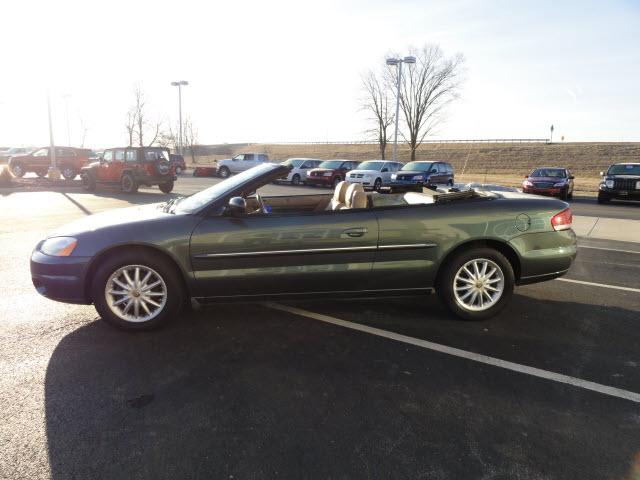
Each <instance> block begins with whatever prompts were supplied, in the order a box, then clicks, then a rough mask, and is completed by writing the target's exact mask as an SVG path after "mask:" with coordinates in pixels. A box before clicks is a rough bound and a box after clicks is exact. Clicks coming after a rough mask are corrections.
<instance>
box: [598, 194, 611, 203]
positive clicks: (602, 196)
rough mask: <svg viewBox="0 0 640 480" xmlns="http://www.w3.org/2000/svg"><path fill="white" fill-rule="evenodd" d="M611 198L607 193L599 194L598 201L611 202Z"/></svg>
mask: <svg viewBox="0 0 640 480" xmlns="http://www.w3.org/2000/svg"><path fill="white" fill-rule="evenodd" d="M609 200H610V198H609V197H607V196H605V195H600V194H598V203H600V204H602V203H609Z"/></svg>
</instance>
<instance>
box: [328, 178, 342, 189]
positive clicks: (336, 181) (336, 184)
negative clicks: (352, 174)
mask: <svg viewBox="0 0 640 480" xmlns="http://www.w3.org/2000/svg"><path fill="white" fill-rule="evenodd" d="M341 181H342V179H341V178H340V177H334V179H333V182H331V186H332V187H333V188H334V189H335V188H336V187H337V186H338V184H339V183H340V182H341Z"/></svg>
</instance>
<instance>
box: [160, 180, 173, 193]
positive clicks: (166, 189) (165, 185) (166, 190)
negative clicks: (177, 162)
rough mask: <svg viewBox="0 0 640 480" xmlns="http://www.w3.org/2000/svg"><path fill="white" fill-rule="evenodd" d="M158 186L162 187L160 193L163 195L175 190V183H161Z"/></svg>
mask: <svg viewBox="0 0 640 480" xmlns="http://www.w3.org/2000/svg"><path fill="white" fill-rule="evenodd" d="M158 186H159V187H160V191H161V192H162V193H171V190H173V182H166V183H161V184H160V185H158Z"/></svg>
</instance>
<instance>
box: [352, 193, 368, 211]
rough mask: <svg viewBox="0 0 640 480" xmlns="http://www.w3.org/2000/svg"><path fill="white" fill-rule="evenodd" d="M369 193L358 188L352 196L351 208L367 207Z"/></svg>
mask: <svg viewBox="0 0 640 480" xmlns="http://www.w3.org/2000/svg"><path fill="white" fill-rule="evenodd" d="M368 206H369V205H368V201H367V194H366V193H364V190H363V191H358V190H356V191H355V192H353V195H352V197H351V208H367V207H368Z"/></svg>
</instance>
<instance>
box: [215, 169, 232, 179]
mask: <svg viewBox="0 0 640 480" xmlns="http://www.w3.org/2000/svg"><path fill="white" fill-rule="evenodd" d="M218 175H220V178H229V175H231V171H229V169H228V168H227V167H222V168H220V170H219V172H218Z"/></svg>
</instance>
